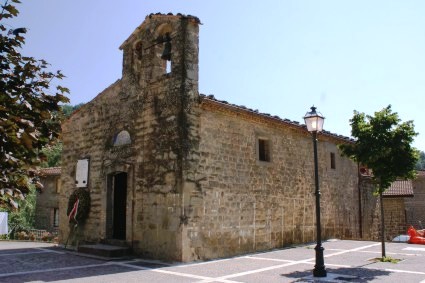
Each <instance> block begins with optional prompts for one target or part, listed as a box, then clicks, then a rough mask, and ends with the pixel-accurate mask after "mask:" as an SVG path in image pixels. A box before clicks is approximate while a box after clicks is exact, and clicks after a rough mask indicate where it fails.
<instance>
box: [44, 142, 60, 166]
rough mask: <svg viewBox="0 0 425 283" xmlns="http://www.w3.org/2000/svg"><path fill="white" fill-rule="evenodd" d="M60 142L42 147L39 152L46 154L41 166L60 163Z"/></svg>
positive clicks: (58, 164)
mask: <svg viewBox="0 0 425 283" xmlns="http://www.w3.org/2000/svg"><path fill="white" fill-rule="evenodd" d="M62 147H63V145H62V142H57V143H55V144H54V145H51V146H46V147H44V148H43V149H42V150H41V152H42V153H43V154H44V155H45V156H46V159H47V161H45V162H43V163H42V164H41V167H59V166H60V165H61V155H62Z"/></svg>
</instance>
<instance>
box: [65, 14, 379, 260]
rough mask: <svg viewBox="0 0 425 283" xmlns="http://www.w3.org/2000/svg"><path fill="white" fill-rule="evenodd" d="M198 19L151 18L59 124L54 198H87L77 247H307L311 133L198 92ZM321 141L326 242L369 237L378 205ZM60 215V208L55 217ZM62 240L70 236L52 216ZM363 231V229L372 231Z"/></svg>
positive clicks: (156, 254)
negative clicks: (110, 72)
mask: <svg viewBox="0 0 425 283" xmlns="http://www.w3.org/2000/svg"><path fill="white" fill-rule="evenodd" d="M199 24H200V21H199V19H198V18H196V17H193V16H184V15H180V14H177V15H171V14H168V15H164V14H151V15H149V16H147V17H146V19H145V21H144V22H143V23H142V24H141V25H140V26H139V27H138V28H137V29H136V30H135V31H134V32H133V33H132V34H131V35H130V37H129V38H128V39H127V40H126V41H125V42H124V43H123V44H122V45H121V47H120V49H122V50H123V57H124V58H123V71H122V78H121V79H119V80H118V81H116V82H115V83H113V84H112V85H110V86H109V87H108V88H106V89H105V90H104V91H103V92H102V93H100V94H99V95H98V96H97V97H96V98H94V99H93V100H92V101H91V102H89V103H87V104H86V105H85V106H84V107H82V108H80V109H79V110H78V111H77V112H76V113H74V114H73V115H72V116H71V117H70V119H69V120H68V121H67V122H65V123H64V125H63V143H64V150H63V156H62V176H61V178H62V193H61V200H60V203H61V205H60V207H67V206H68V200H69V197H70V195H71V194H72V193H73V192H74V191H75V190H76V189H77V188H80V189H84V190H87V191H88V192H89V193H90V199H91V201H90V211H89V214H88V217H87V219H85V221H84V223H81V225H80V226H79V240H80V241H81V242H91V243H97V242H100V241H108V240H115V241H121V242H123V243H125V244H127V245H128V246H129V247H131V248H132V250H133V252H135V253H136V254H139V255H142V256H145V257H150V258H156V259H165V260H173V261H193V260H204V259H211V258H219V257H226V256H233V255H238V254H243V253H248V252H254V251H260V250H268V249H273V248H279V247H284V246H288V245H291V244H296V243H306V242H312V241H314V240H315V239H316V236H315V229H316V228H315V227H316V226H315V196H314V176H313V174H314V164H313V151H312V149H313V148H312V137H311V135H310V134H309V133H308V132H307V129H306V127H305V126H304V125H302V124H299V123H298V122H294V121H289V120H287V119H281V118H279V117H277V116H271V115H268V114H262V113H259V112H258V111H254V110H251V109H248V108H246V107H243V106H237V105H233V104H229V103H227V102H225V101H219V100H217V99H215V98H214V97H213V96H204V95H200V94H199V90H198V52H199V45H198V42H199V41H198V36H199ZM347 142H352V141H351V140H349V139H348V138H346V137H343V136H340V135H336V134H332V133H329V132H326V131H325V132H323V133H321V134H320V135H319V136H318V154H319V180H320V188H321V192H322V194H321V202H322V210H321V211H322V233H323V236H322V237H323V238H324V239H326V238H350V239H356V238H361V237H363V238H364V237H369V235H370V229H371V227H372V226H373V225H372V224H373V223H369V222H371V220H367V221H369V222H368V225H367V226H366V225H364V223H365V221H366V220H365V219H366V218H367V217H368V216H369V215H371V214H374V213H375V211H376V207H375V206H376V201H375V199H373V200H372V199H371V200H369V199H368V197H367V196H366V194H365V193H364V192H361V191H360V186H361V182H359V174H358V166H357V164H355V163H354V162H352V161H351V160H349V159H348V158H345V157H341V156H340V153H339V151H338V148H337V145H338V144H341V143H347ZM62 212H63V213H62ZM60 217H61V219H60V221H59V223H60V241H62V242H65V241H66V240H67V237H68V234H69V232H70V226H69V225H68V221H67V220H68V219H67V215H66V213H65V209H63V210H61V215H60ZM371 225H372V226H371Z"/></svg>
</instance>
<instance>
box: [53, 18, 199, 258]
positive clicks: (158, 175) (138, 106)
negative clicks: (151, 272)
mask: <svg viewBox="0 0 425 283" xmlns="http://www.w3.org/2000/svg"><path fill="white" fill-rule="evenodd" d="M198 23H199V20H198V19H197V18H194V17H185V16H165V15H150V16H148V17H147V18H146V20H145V21H144V23H143V24H142V25H141V26H140V27H139V28H137V29H136V30H135V32H134V33H133V34H132V35H131V36H130V37H129V39H127V40H126V41H125V42H124V44H123V45H122V46H121V49H123V51H124V64H123V78H122V79H121V80H118V81H117V82H116V83H114V84H112V85H111V86H110V87H108V88H107V89H105V90H104V91H103V92H102V93H101V94H99V95H98V96H97V97H96V98H95V99H94V100H93V101H91V102H89V103H88V104H86V105H85V106H83V107H82V108H81V109H79V110H78V111H77V112H76V113H75V114H73V115H72V116H71V117H70V119H69V120H68V121H67V122H66V123H65V124H64V126H63V143H64V150H63V156H62V165H63V168H62V170H63V174H62V180H63V184H64V193H63V194H62V197H61V205H62V206H64V207H66V206H67V205H68V198H69V196H70V194H71V193H72V192H73V191H74V190H75V174H76V164H77V161H78V160H79V159H83V158H88V159H89V160H90V166H89V170H90V172H89V182H88V187H87V190H89V192H90V196H91V208H90V213H89V217H88V219H87V220H86V221H85V223H80V224H79V228H78V231H77V235H76V237H75V240H74V241H73V243H72V244H73V245H78V244H79V243H80V242H99V241H107V240H109V239H113V238H114V237H115V236H114V229H115V228H114V227H113V225H114V224H113V223H114V217H117V216H116V215H115V214H114V213H115V212H114V211H113V210H114V208H113V207H114V205H115V204H114V199H116V197H117V196H116V195H114V192H115V190H117V189H120V190H121V189H122V188H119V187H123V188H124V189H122V190H123V191H122V192H120V193H119V194H120V195H126V200H125V208H124V209H125V210H124V211H121V212H120V213H119V214H120V215H125V225H123V227H124V229H125V238H124V239H122V240H123V242H125V243H127V244H128V245H130V246H131V247H132V248H133V250H134V251H135V252H136V253H139V254H141V255H143V256H146V257H154V258H159V259H168V260H182V258H184V254H183V251H182V245H183V241H182V238H181V229H183V228H182V226H183V224H184V223H186V222H187V217H186V210H187V209H188V208H187V207H185V206H184V205H183V204H182V202H184V198H185V197H186V196H185V194H186V193H187V194H188V193H190V191H192V190H193V188H195V187H196V181H195V180H194V179H193V178H192V179H191V177H192V176H193V174H191V171H190V170H189V169H190V168H193V166H192V165H191V164H192V163H193V162H194V160H196V153H194V149H193V148H195V147H196V144H197V143H198V138H197V126H196V123H197V121H198V118H197V117H198V111H197V107H196V102H197V98H198V97H197V93H198V82H197V79H198V78H197V74H198V69H197V68H198V66H197V64H198V61H197V60H198ZM168 32H169V33H171V36H172V46H173V47H172V50H173V53H172V58H171V72H167V71H166V66H165V61H164V60H163V59H161V52H162V50H163V48H164V43H162V42H161V38H163V36H164V35H165V33H168ZM121 137H127V138H125V139H122V138H121ZM118 140H119V142H117V141H118ZM122 173H124V174H126V175H125V176H126V182H125V185H123V184H124V183H122V182H123V181H121V183H117V181H116V179H117V176H118V175H119V174H122ZM115 207H116V205H115ZM66 217H67V216H66V214H65V212H63V213H62V214H61V220H62V221H61V223H63V224H61V229H60V238H61V241H62V242H64V241H65V240H66V239H67V237H68V235H69V233H70V229H69V227H68V225H67V221H66Z"/></svg>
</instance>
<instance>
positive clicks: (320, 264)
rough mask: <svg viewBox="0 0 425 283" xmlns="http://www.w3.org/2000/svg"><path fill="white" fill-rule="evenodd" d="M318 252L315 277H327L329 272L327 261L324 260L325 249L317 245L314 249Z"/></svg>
mask: <svg viewBox="0 0 425 283" xmlns="http://www.w3.org/2000/svg"><path fill="white" fill-rule="evenodd" d="M314 249H315V251H316V265H315V266H314V269H313V276H314V277H326V275H327V272H326V268H325V260H324V259H323V250H324V248H323V247H322V246H321V245H316V247H315V248H314Z"/></svg>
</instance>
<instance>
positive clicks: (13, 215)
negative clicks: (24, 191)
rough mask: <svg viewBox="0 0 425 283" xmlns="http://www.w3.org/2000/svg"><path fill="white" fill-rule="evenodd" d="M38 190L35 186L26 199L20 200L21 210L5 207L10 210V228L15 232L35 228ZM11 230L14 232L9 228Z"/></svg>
mask: <svg viewBox="0 0 425 283" xmlns="http://www.w3.org/2000/svg"><path fill="white" fill-rule="evenodd" d="M36 198H37V192H36V189H35V187H34V186H31V189H30V191H29V193H28V195H27V197H26V198H25V200H18V201H17V202H18V205H19V206H20V209H19V210H15V209H14V210H10V209H7V208H3V209H2V210H3V211H7V212H9V219H8V221H9V228H10V229H11V230H12V229H13V232H18V231H22V230H28V229H32V228H34V223H35V205H36ZM9 232H12V231H10V230H9Z"/></svg>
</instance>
